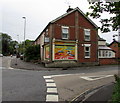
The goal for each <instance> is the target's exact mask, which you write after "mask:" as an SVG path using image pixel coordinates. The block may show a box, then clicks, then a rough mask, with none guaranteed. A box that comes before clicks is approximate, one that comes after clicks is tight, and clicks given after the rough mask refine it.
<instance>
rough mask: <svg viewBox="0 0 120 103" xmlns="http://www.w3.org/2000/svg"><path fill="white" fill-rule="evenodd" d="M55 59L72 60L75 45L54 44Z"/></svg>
mask: <svg viewBox="0 0 120 103" xmlns="http://www.w3.org/2000/svg"><path fill="white" fill-rule="evenodd" d="M55 59H57V60H74V59H75V46H61V45H60V46H55Z"/></svg>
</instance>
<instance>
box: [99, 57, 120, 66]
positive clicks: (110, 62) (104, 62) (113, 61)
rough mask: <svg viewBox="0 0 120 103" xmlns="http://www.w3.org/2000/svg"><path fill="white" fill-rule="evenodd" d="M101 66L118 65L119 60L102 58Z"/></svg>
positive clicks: (100, 60)
mask: <svg viewBox="0 0 120 103" xmlns="http://www.w3.org/2000/svg"><path fill="white" fill-rule="evenodd" d="M99 63H100V65H108V64H117V63H118V62H117V60H116V59H115V58H108V59H107V58H103V59H102V58H101V59H99Z"/></svg>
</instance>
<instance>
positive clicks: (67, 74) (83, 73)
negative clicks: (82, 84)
mask: <svg viewBox="0 0 120 103" xmlns="http://www.w3.org/2000/svg"><path fill="white" fill-rule="evenodd" d="M80 74H85V73H76V74H62V75H51V77H62V76H71V75H80Z"/></svg>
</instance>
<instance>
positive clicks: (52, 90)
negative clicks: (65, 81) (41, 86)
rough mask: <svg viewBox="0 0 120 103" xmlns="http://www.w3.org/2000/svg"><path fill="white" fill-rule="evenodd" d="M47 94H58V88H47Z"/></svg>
mask: <svg viewBox="0 0 120 103" xmlns="http://www.w3.org/2000/svg"><path fill="white" fill-rule="evenodd" d="M47 93H57V88H47Z"/></svg>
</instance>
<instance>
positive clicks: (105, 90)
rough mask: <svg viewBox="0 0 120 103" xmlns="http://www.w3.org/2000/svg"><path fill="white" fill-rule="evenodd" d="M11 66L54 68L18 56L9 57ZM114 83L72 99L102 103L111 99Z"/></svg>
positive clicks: (39, 68)
mask: <svg viewBox="0 0 120 103" xmlns="http://www.w3.org/2000/svg"><path fill="white" fill-rule="evenodd" d="M11 67H12V68H16V69H25V70H53V69H56V68H45V67H44V65H43V64H36V63H30V62H24V61H23V60H20V59H19V58H17V59H16V58H13V57H12V59H11ZM113 88H114V83H110V84H108V85H106V86H103V87H101V88H99V89H95V90H91V92H87V93H85V94H86V95H84V96H82V97H81V96H79V97H77V98H76V100H74V101H79V102H80V103H91V102H96V101H97V102H98V101H100V102H101V101H102V103H103V101H104V103H107V102H108V101H110V100H111V96H112V93H113ZM74 101H73V102H74Z"/></svg>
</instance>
